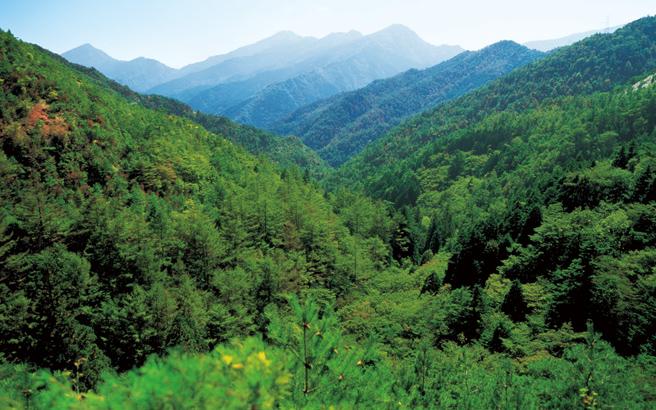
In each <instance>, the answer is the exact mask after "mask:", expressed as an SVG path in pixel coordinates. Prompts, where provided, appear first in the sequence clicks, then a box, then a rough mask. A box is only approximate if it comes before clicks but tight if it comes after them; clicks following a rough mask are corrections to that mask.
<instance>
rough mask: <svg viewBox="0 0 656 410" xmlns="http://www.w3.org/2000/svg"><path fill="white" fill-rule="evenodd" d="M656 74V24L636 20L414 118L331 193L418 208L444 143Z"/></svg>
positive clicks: (350, 165)
mask: <svg viewBox="0 0 656 410" xmlns="http://www.w3.org/2000/svg"><path fill="white" fill-rule="evenodd" d="M655 68H656V17H645V18H642V19H640V20H636V21H634V22H632V23H630V24H628V25H626V26H624V27H622V28H621V29H619V30H617V31H615V32H614V33H612V34H596V35H593V36H590V37H588V38H586V39H585V40H582V41H580V42H577V43H576V44H574V45H571V46H568V47H563V48H560V49H558V50H556V51H554V52H553V53H550V54H549V55H548V56H546V57H545V58H542V59H539V60H537V61H534V62H533V63H531V64H528V65H526V66H524V67H521V68H518V69H517V70H514V71H512V72H511V73H509V74H507V75H505V76H503V77H501V78H499V79H497V80H495V81H493V82H491V83H489V84H487V85H485V86H483V87H481V88H479V89H477V90H474V91H472V92H470V93H468V94H466V95H463V96H462V97H459V98H457V99H455V100H453V101H450V102H448V103H446V104H442V105H440V106H438V107H436V108H434V109H432V110H429V111H426V112H423V113H422V114H419V115H417V116H414V117H412V118H410V119H408V120H406V121H404V122H403V123H402V124H400V125H399V126H398V127H396V128H394V129H392V130H390V131H389V132H388V133H387V134H385V135H384V136H383V137H381V138H379V139H378V140H377V141H376V142H374V143H372V144H369V145H368V146H367V147H366V148H365V149H364V150H363V151H362V152H361V153H360V154H358V155H356V156H354V157H353V158H351V159H350V160H349V161H348V162H347V163H345V164H343V165H342V166H341V167H340V168H339V169H338V171H337V172H336V173H334V175H331V176H330V180H329V181H327V182H326V183H327V184H328V185H329V186H330V185H337V183H336V182H335V181H339V184H343V185H345V186H351V187H352V186H358V185H359V184H361V186H365V187H366V191H365V192H367V193H368V194H370V195H372V196H374V197H377V198H384V199H386V200H389V201H392V202H395V203H414V201H415V200H416V199H417V196H418V195H419V192H420V189H419V188H418V184H417V183H416V181H417V179H416V173H417V172H419V169H420V168H421V167H422V166H423V165H424V164H425V163H427V162H429V161H430V155H431V153H435V152H436V151H437V150H439V149H441V148H440V147H441V146H440V145H439V144H440V143H441V141H443V140H447V139H449V138H457V137H458V135H459V134H458V133H459V132H461V130H462V129H464V128H465V127H469V126H472V125H473V124H476V123H477V122H478V121H481V120H482V119H484V118H486V117H487V116H490V115H493V114H496V113H500V112H504V111H506V112H516V111H522V110H527V109H531V108H535V107H539V106H541V105H542V104H543V103H544V102H545V101H550V100H551V99H554V98H565V97H568V96H573V95H589V94H592V93H594V92H604V91H609V90H612V89H613V88H614V87H616V86H618V85H629V84H633V83H631V79H633V78H634V77H635V76H638V75H643V74H647V73H649V72H650V71H653V70H654V69H655Z"/></svg>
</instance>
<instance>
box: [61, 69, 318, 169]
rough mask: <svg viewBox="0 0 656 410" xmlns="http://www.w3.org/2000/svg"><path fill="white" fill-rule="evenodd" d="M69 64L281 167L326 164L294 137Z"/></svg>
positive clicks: (144, 104)
mask: <svg viewBox="0 0 656 410" xmlns="http://www.w3.org/2000/svg"><path fill="white" fill-rule="evenodd" d="M73 68H74V69H76V70H78V71H80V72H82V73H84V74H86V75H88V76H91V77H93V78H94V79H95V80H97V81H99V82H101V83H102V84H103V86H105V87H107V88H110V89H112V90H114V91H116V92H118V93H119V94H121V95H122V96H123V97H124V98H126V99H128V100H130V101H132V102H135V103H139V104H140V105H143V106H145V107H148V108H151V109H155V110H159V111H163V112H165V113H167V114H173V115H177V116H180V117H185V118H187V119H190V120H192V121H194V122H196V123H198V124H199V125H201V126H203V127H205V128H206V129H207V130H209V131H211V132H214V133H217V134H220V135H222V136H224V137H226V138H227V139H229V140H230V141H232V142H234V143H236V144H237V145H240V146H242V147H243V148H245V149H246V150H247V151H248V152H250V153H251V154H254V155H262V156H265V157H267V158H269V159H270V160H272V161H273V162H275V163H277V164H279V165H280V166H282V167H283V168H288V167H290V166H297V167H300V168H302V169H304V170H307V171H308V172H309V174H310V175H312V176H313V177H317V178H318V177H320V176H321V175H323V174H324V173H325V171H326V165H325V163H324V162H323V161H322V160H321V158H319V156H318V155H317V153H315V152H314V151H313V150H312V149H310V148H309V147H307V146H306V145H305V144H303V142H302V141H301V140H300V139H298V138H297V137H279V136H276V135H273V134H270V133H268V132H266V131H262V130H259V129H257V128H253V127H249V126H246V125H241V124H237V123H235V122H234V121H231V120H230V119H228V118H226V117H221V116H215V115H209V114H203V113H200V112H197V111H194V110H193V109H192V108H191V107H189V106H188V105H186V104H184V103H182V102H180V101H177V100H173V99H170V98H167V97H162V96H159V95H144V94H139V93H137V92H134V91H132V90H131V89H130V88H128V87H127V86H124V85H122V84H119V83H117V82H115V81H113V80H110V79H108V78H106V77H104V76H103V75H102V74H101V73H100V72H98V71H97V70H95V69H93V68H91V69H89V68H87V67H84V66H78V65H73Z"/></svg>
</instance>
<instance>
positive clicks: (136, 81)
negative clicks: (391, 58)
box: [62, 44, 179, 92]
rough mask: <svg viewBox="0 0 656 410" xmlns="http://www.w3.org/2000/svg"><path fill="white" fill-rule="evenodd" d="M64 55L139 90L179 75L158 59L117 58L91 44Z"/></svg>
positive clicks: (73, 61)
mask: <svg viewBox="0 0 656 410" xmlns="http://www.w3.org/2000/svg"><path fill="white" fill-rule="evenodd" d="M62 57H64V58H65V59H67V60H68V61H70V62H72V63H75V64H80V65H83V66H86V67H94V68H96V69H97V70H98V71H100V72H101V73H103V74H104V75H106V76H107V77H109V78H111V79H113V80H115V81H118V82H119V83H121V84H124V85H127V86H128V87H130V88H132V89H133V90H135V91H139V92H143V91H146V90H148V89H150V88H152V87H154V86H155V85H157V84H161V83H163V82H165V81H169V80H171V79H173V78H175V77H176V76H178V75H179V74H178V71H177V70H175V69H173V68H171V67H168V66H166V65H164V64H162V63H160V62H159V61H157V60H153V59H149V58H143V57H139V58H135V59H134V60H130V61H121V60H116V59H114V58H112V57H110V56H109V55H107V54H106V53H104V52H103V51H101V50H98V49H97V48H94V47H93V46H92V45H90V44H84V45H82V46H79V47H77V48H74V49H72V50H69V51H67V52H65V53H63V54H62Z"/></svg>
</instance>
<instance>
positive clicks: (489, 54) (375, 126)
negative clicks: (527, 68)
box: [273, 42, 541, 165]
mask: <svg viewBox="0 0 656 410" xmlns="http://www.w3.org/2000/svg"><path fill="white" fill-rule="evenodd" d="M540 55H541V54H540V53H538V52H535V51H531V50H528V49H527V48H525V47H522V46H520V45H518V44H516V43H513V42H500V43H497V44H494V45H491V46H489V47H486V48H484V49H482V50H480V51H476V52H464V53H461V54H459V55H458V56H456V57H454V58H452V59H450V60H448V61H445V62H443V63H440V64H438V65H436V66H434V67H431V68H428V69H425V70H422V71H418V70H410V71H408V72H405V73H403V74H399V75H397V76H395V77H392V78H389V79H385V80H379V81H375V82H373V83H372V84H370V85H368V86H366V87H364V88H362V89H360V90H356V91H352V92H348V93H343V94H339V95H337V96H334V97H332V98H329V99H327V100H324V101H319V102H317V103H315V104H312V105H310V106H307V107H303V108H301V109H299V110H298V111H296V112H294V113H293V114H291V115H290V116H289V117H287V118H285V119H283V120H282V121H280V122H279V123H277V124H275V126H274V127H273V130H274V131H275V132H278V133H281V134H292V135H298V136H299V137H300V138H301V139H302V140H303V141H304V142H305V143H306V144H307V145H309V146H310V147H312V148H314V149H315V150H317V151H318V152H319V153H320V155H321V156H322V157H323V158H324V159H326V160H327V161H328V162H329V163H331V164H332V165H339V164H341V163H342V162H344V161H346V160H347V159H348V158H350V157H351V156H353V155H354V154H357V153H358V152H359V151H361V150H362V148H364V147H365V146H366V145H367V144H369V143H370V142H372V141H375V140H376V139H377V138H379V137H380V136H381V135H383V134H384V133H385V132H386V131H388V130H389V129H390V128H392V127H393V126H395V125H397V124H398V123H400V122H401V121H402V120H403V119H404V118H406V117H408V116H410V115H412V114H416V113H418V112H420V111H423V110H426V109H429V108H432V107H435V106H436V105H438V104H440V103H443V102H445V101H448V100H451V99H453V98H457V97H459V96H461V95H463V94H465V93H466V92H468V91H470V90H472V89H474V88H477V87H480V86H481V85H483V84H485V83H487V82H488V81H491V80H493V79H495V78H497V77H499V76H501V75H503V74H506V73H508V72H510V71H511V70H513V69H514V68H516V67H520V66H522V65H525V64H528V63H530V62H532V61H534V60H535V59H537V58H539V57H540Z"/></svg>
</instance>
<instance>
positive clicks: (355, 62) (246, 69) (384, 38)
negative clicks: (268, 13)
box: [150, 25, 463, 128]
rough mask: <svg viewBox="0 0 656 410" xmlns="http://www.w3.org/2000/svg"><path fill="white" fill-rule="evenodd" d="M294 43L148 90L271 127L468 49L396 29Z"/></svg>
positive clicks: (297, 38)
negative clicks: (314, 105)
mask: <svg viewBox="0 0 656 410" xmlns="http://www.w3.org/2000/svg"><path fill="white" fill-rule="evenodd" d="M289 40H290V41H293V42H294V45H290V46H289V47H286V48H284V49H282V50H281V49H275V50H271V49H268V50H267V51H266V52H263V53H260V54H255V55H251V56H244V57H236V58H231V59H228V60H224V61H222V62H221V63H219V64H217V65H214V66H211V67H209V68H207V69H205V70H202V71H197V72H194V73H192V74H190V75H188V76H184V77H181V78H178V79H175V80H173V81H170V82H168V83H165V84H162V85H160V86H157V87H155V88H153V89H152V90H150V92H153V93H157V94H162V95H167V96H171V97H174V98H178V99H180V100H182V101H185V102H187V103H189V104H190V105H191V106H192V107H194V108H196V109H198V110H200V111H204V112H207V113H211V114H221V115H227V116H229V117H230V118H232V119H235V120H237V121H239V122H242V123H245V124H249V125H254V126H257V127H262V128H269V127H270V126H271V125H273V123H275V122H277V121H278V120H280V119H281V118H283V117H284V116H286V115H288V114H290V113H291V112H293V111H294V110H296V109H298V108H300V107H302V106H304V105H307V104H310V103H312V102H314V101H317V100H319V99H322V98H327V97H329V96H332V95H334V94H337V93H339V92H342V91H350V90H354V89H357V88H360V87H363V86H365V85H367V84H368V83H370V82H371V81H374V80H376V79H381V78H387V77H390V76H392V75H395V74H398V73H400V72H403V71H405V70H407V69H409V68H424V67H428V66H431V65H433V64H436V63H438V62H441V61H444V60H446V59H449V58H451V57H453V56H455V55H457V54H459V53H460V52H462V51H463V49H462V48H460V47H458V46H439V47H436V46H433V45H430V44H428V43H426V42H424V41H423V40H422V39H421V38H419V36H417V35H416V34H415V33H414V32H413V31H411V30H410V29H408V28H406V27H403V26H399V25H395V26H390V27H388V28H386V29H384V30H381V31H379V32H376V33H373V34H370V35H367V36H363V35H362V34H360V33H357V32H349V33H336V34H332V35H329V36H326V37H324V38H321V39H314V38H308V37H294V38H289ZM213 83H215V85H214V86H211V85H212V84H213Z"/></svg>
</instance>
